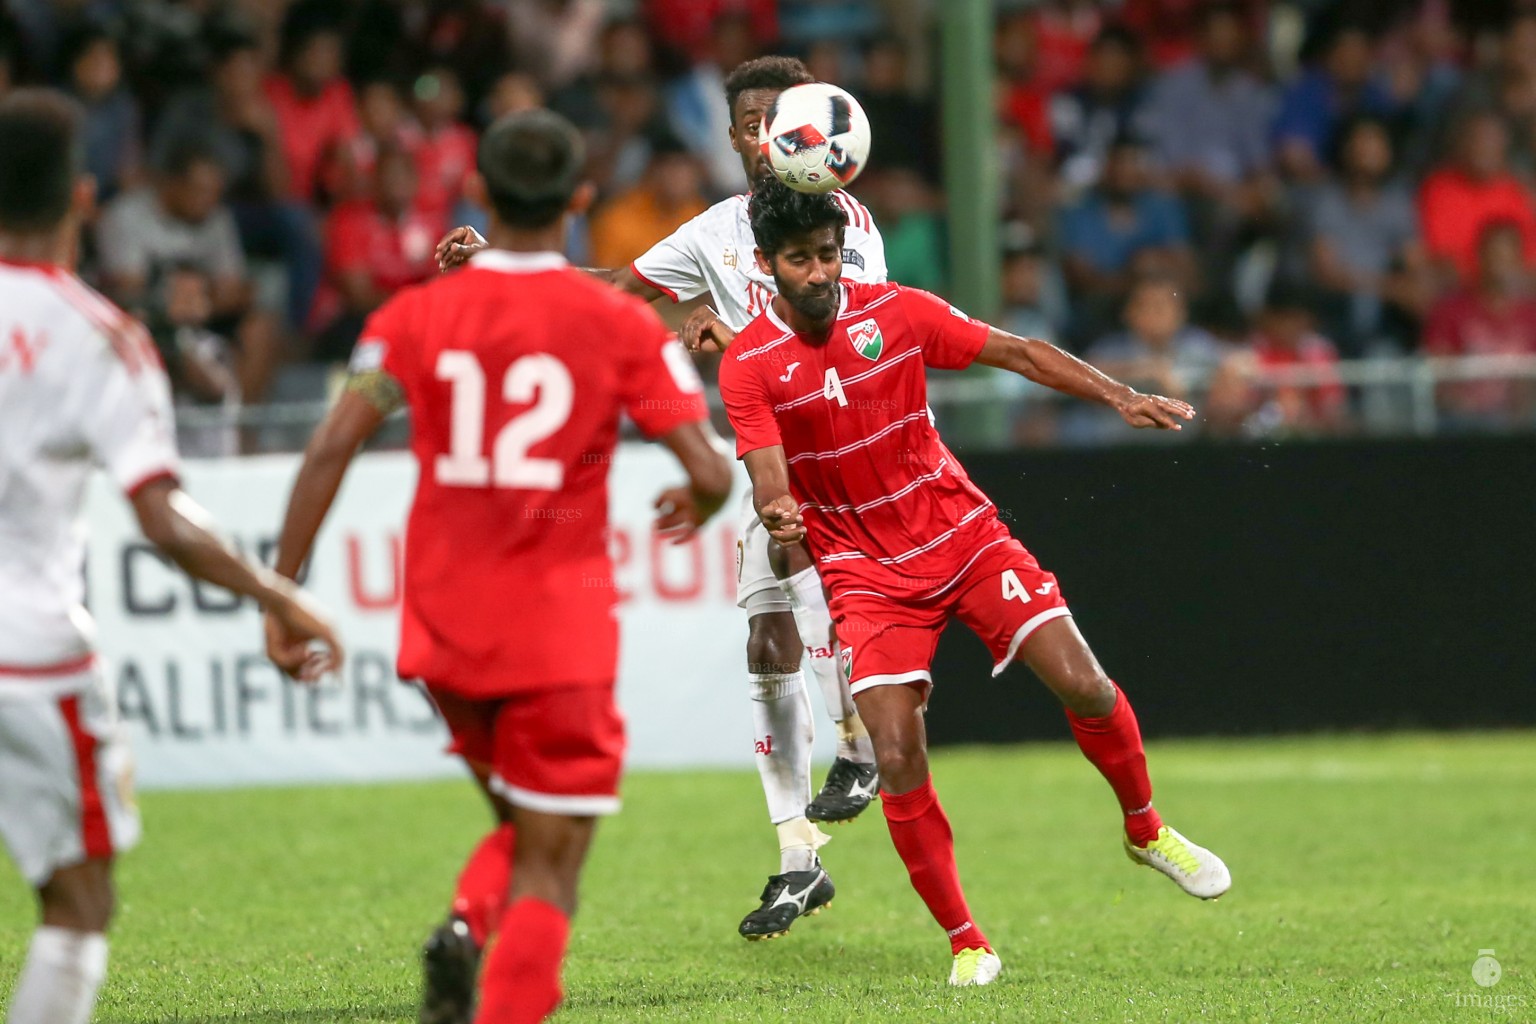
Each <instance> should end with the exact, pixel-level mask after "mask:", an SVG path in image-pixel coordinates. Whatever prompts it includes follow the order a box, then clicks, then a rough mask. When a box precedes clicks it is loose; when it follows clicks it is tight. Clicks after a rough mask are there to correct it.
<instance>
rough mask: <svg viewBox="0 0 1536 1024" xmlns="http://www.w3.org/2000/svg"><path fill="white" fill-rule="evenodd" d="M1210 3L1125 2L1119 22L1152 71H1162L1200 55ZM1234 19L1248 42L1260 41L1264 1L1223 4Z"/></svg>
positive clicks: (1192, 0)
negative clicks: (1136, 40)
mask: <svg viewBox="0 0 1536 1024" xmlns="http://www.w3.org/2000/svg"><path fill="white" fill-rule="evenodd" d="M1213 6H1215V4H1213V3H1212V2H1211V0H1125V4H1124V6H1122V7H1121V13H1120V22H1121V24H1123V25H1125V27H1126V28H1128V29H1130V30H1131V31H1132V32H1134V33H1136V35H1137V36H1138V37H1139V38H1140V39H1141V41H1142V44H1143V46H1144V47H1145V49H1146V51H1147V57H1148V59H1149V60H1150V61H1151V62H1152V66H1153V67H1155V68H1159V69H1163V70H1166V69H1168V68H1172V67H1176V66H1178V65H1179V64H1182V63H1184V62H1185V61H1187V60H1189V59H1190V58H1191V57H1194V56H1196V55H1197V54H1198V53H1199V52H1200V51H1201V42H1200V39H1201V36H1202V35H1203V33H1204V32H1205V31H1206V22H1205V19H1206V15H1207V13H1208V8H1210V7H1213ZM1222 6H1223V7H1225V8H1227V9H1229V10H1231V11H1232V12H1233V13H1234V15H1235V16H1236V17H1237V19H1238V22H1239V26H1240V27H1241V28H1242V30H1243V31H1244V32H1246V33H1247V34H1248V35H1249V37H1251V38H1261V37H1262V33H1263V31H1264V28H1265V23H1266V20H1267V15H1268V7H1269V3H1268V0H1245V2H1243V3H1235V4H1234V3H1228V4H1223V5H1222Z"/></svg>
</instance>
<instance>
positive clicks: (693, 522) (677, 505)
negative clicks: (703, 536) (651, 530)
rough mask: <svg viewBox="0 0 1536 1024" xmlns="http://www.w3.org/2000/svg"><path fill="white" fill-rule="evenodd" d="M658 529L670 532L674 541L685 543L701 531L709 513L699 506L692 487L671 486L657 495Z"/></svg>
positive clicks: (675, 542) (662, 531)
mask: <svg viewBox="0 0 1536 1024" xmlns="http://www.w3.org/2000/svg"><path fill="white" fill-rule="evenodd" d="M651 507H652V508H654V509H655V510H656V530H657V532H658V533H670V534H671V535H672V543H674V544H683V543H686V542H687V541H688V539H689V538H691V537H692V536H693V535H694V534H696V533H698V532H699V526H700V525H701V524H702V523H703V522H704V520H705V519H707V518H709V517H708V515H707V514H706V513H705V512H703V511H702V510H701V509H700V508H699V502H698V499H697V498H695V497H694V494H693V489H692V488H691V487H669V488H668V489H667V490H665V491H662V492H661V493H660V494H659V495H657V496H656V501H655V503H654V504H653V505H652V506H651Z"/></svg>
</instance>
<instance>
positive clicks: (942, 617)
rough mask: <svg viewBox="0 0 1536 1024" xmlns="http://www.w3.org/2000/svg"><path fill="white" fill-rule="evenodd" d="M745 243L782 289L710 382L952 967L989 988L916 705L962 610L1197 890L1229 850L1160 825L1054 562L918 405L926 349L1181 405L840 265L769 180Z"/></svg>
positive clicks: (1104, 393) (1136, 829) (1213, 880)
mask: <svg viewBox="0 0 1536 1024" xmlns="http://www.w3.org/2000/svg"><path fill="white" fill-rule="evenodd" d="M751 216H752V230H753V234H754V236H755V238H756V240H757V246H758V248H757V260H758V262H759V263H760V264H761V265H762V267H763V269H764V271H765V272H772V273H773V275H774V278H775V279H776V281H777V283H778V288H779V292H778V297H777V298H775V299H774V301H773V304H772V305H771V306H770V307H769V308H768V309H767V310H766V311H765V312H764V313H763V315H762V316H760V317H758V318H757V319H756V320H754V321H753V322H752V323H751V325H750V326H748V327H747V329H746V330H744V331H742V332H741V334H740V335H739V336H738V337H737V338H736V339H735V341H734V342H733V343H732V344H731V346H730V349H729V350H728V351H727V353H726V355H725V358H724V360H723V362H722V363H721V369H720V391H721V394H722V396H723V397H724V398H725V403H726V409H727V411H728V412H729V413H730V418H731V425H732V426H733V427H734V428H735V430H736V435H737V441H736V449H737V454H738V455H739V456H740V457H741V458H742V459H743V460H744V461H745V462H746V465H747V471H748V473H749V474H750V475H751V477H752V488H753V497H754V500H755V502H756V504H757V508H758V511H759V514H760V515H761V516H762V519H763V524H764V525H765V526H766V527H767V528H768V530H769V532H770V533H772V534H773V536H774V538H775V539H776V540H779V541H780V542H781V543H795V542H797V541H804V543H805V544H806V546H807V547H808V548H809V550H810V554H811V557H812V559H813V560H814V561H815V563H816V567H817V569H818V570H819V571H820V572H821V578H822V580H823V582H824V583H825V584H826V586H827V588H828V589H829V590H830V592H831V606H832V615H833V620H834V621H835V622H836V624H837V635H838V637H839V638H840V639H841V640H842V642H843V645H844V652H845V657H847V658H848V659H850V663H849V666H848V667H849V677H850V679H851V683H850V688H851V689H852V691H853V693H854V699H855V700H856V701H857V702H858V706H859V713H860V714H861V715H862V716H863V718H864V722H865V725H866V726H867V727H868V729H869V733H870V735H871V736H872V737H873V739H874V743H875V759H876V763H877V764H878V766H879V769H880V779H881V784H882V788H881V803H882V806H883V808H884V810H885V817H886V821H887V824H888V825H889V827H890V832H891V839H892V841H893V842H894V843H895V845H896V850H897V852H898V853H899V854H900V855H901V858H902V860H903V862H905V864H906V865H907V870H908V872H909V873H910V875H911V878H912V885H913V887H914V888H915V889H916V890H917V892H918V894H919V895H920V896H921V897H922V898H923V901H924V902H925V903H926V904H927V905H928V909H929V911H930V912H931V913H932V914H933V916H934V918H935V920H937V921H938V922H939V924H940V925H941V926H942V927H943V928H944V930H945V932H946V933H947V934H948V936H949V939H950V944H951V952H952V954H953V955H954V963H953V966H952V969H951V973H950V979H949V980H950V983H951V984H955V985H985V984H987V983H989V982H991V981H992V980H993V979H994V978H996V977H997V974H998V972H999V971H1000V970H1001V968H1002V961H1001V960H1000V959H999V958H998V956H997V954H996V953H995V952H994V951H993V950H992V948H991V946H990V944H989V943H988V942H987V939H986V937H985V936H984V935H983V934H982V931H981V929H980V928H979V927H978V926H977V925H976V922H975V921H974V920H973V919H972V917H971V912H970V910H969V908H968V907H967V905H966V901H965V895H964V893H963V892H962V890H961V887H960V878H959V873H958V871H957V870H956V867H955V859H954V843H953V838H952V835H951V833H950V828H949V821H948V819H947V818H946V817H945V816H944V811H943V809H942V808H941V807H940V806H939V801H938V796H937V795H936V794H935V792H934V790H933V784H932V780H931V778H930V776H929V773H928V756H927V740H926V736H925V734H924V729H923V718H922V711H923V708H924V706H925V705H926V703H927V700H928V696H929V693H930V691H931V689H932V686H933V677H932V675H931V674H930V671H929V668H930V665H931V663H932V660H933V653H934V649H935V648H936V647H937V645H938V639H939V634H940V633H941V632H942V631H943V629H944V626H945V625H946V624H947V623H948V621H949V619H950V618H951V617H952V616H953V617H957V618H959V619H960V620H961V621H962V622H964V623H965V624H966V625H967V626H969V627H970V628H971V629H972V630H973V631H975V632H976V633H977V635H979V636H980V637H981V638H982V639H983V640H984V641H985V642H986V643H987V646H988V647H989V648H990V649H991V650H992V653H993V657H994V660H995V662H996V667H995V668H994V669H993V674H994V675H996V674H998V673H1000V672H1002V671H1003V669H1005V668H1007V667H1008V665H1009V664H1010V663H1012V662H1013V661H1014V660H1015V659H1016V658H1017V659H1019V660H1022V661H1023V662H1024V663H1025V664H1026V665H1028V666H1029V667H1030V668H1031V669H1032V670H1033V671H1034V672H1035V674H1036V675H1037V676H1039V677H1040V679H1041V681H1042V682H1044V683H1045V685H1046V686H1048V687H1049V688H1050V689H1051V691H1052V692H1053V693H1055V694H1056V696H1057V697H1058V698H1060V700H1061V702H1062V704H1063V705H1065V708H1066V713H1067V719H1068V721H1069V722H1070V723H1071V727H1072V731H1073V734H1074V735H1075V736H1076V737H1077V741H1078V745H1079V746H1080V747H1081V748H1082V751H1083V753H1084V754H1085V755H1086V756H1087V758H1088V759H1089V760H1090V761H1091V762H1093V764H1094V765H1095V766H1096V767H1097V768H1098V769H1099V771H1100V772H1102V773H1103V775H1104V777H1105V778H1106V779H1107V780H1108V781H1109V784H1110V786H1111V787H1112V788H1113V789H1114V792H1115V796H1116V797H1117V798H1118V799H1119V801H1120V806H1121V810H1122V811H1123V813H1124V824H1125V838H1124V842H1125V849H1126V852H1127V853H1128V854H1129V855H1130V857H1131V858H1132V859H1133V860H1135V861H1137V862H1139V863H1142V864H1147V865H1149V866H1151V867H1155V868H1157V869H1158V870H1160V871H1162V872H1163V873H1164V874H1166V875H1168V876H1169V877H1170V878H1172V879H1173V880H1174V881H1175V882H1176V883H1178V885H1179V886H1180V887H1181V888H1182V889H1184V891H1186V892H1188V893H1190V894H1191V895H1195V896H1199V897H1201V898H1203V899H1213V898H1215V897H1217V896H1220V895H1221V894H1222V893H1224V892H1226V891H1227V889H1228V888H1229V887H1230V885H1231V876H1230V875H1229V874H1228V872H1227V868H1226V865H1224V864H1223V863H1222V862H1221V860H1220V858H1218V857H1217V856H1216V855H1215V854H1213V853H1211V852H1210V851H1209V850H1206V849H1203V848H1202V847H1199V846H1197V845H1195V844H1194V843H1192V842H1190V841H1189V840H1187V839H1185V838H1184V837H1183V836H1181V835H1180V834H1179V833H1177V832H1175V831H1174V830H1173V829H1171V828H1169V827H1168V826H1166V825H1164V824H1163V823H1162V821H1161V819H1160V818H1159V817H1158V814H1157V811H1156V810H1154V809H1153V806H1152V786H1151V783H1150V781H1149V780H1148V778H1147V768H1146V757H1145V755H1144V754H1143V751H1142V745H1141V734H1140V731H1139V729H1138V728H1137V724H1136V717H1135V715H1134V713H1133V712H1132V711H1131V706H1130V704H1129V702H1128V701H1127V699H1126V697H1125V694H1124V693H1122V692H1121V691H1120V689H1119V687H1117V686H1116V685H1115V684H1114V683H1113V682H1112V681H1111V680H1110V679H1109V677H1108V676H1107V675H1105V673H1104V670H1103V669H1102V668H1100V666H1099V663H1098V661H1097V660H1096V659H1095V658H1094V656H1093V652H1092V651H1090V650H1089V648H1088V645H1087V644H1086V643H1085V642H1084V640H1083V638H1082V635H1081V634H1080V633H1079V632H1078V631H1077V626H1076V625H1075V624H1074V623H1073V621H1072V618H1071V616H1070V612H1069V611H1068V609H1067V606H1066V603H1065V600H1064V599H1063V597H1062V595H1061V590H1060V588H1059V587H1058V586H1057V582H1056V577H1055V576H1053V575H1051V574H1050V573H1049V572H1046V571H1045V570H1044V569H1042V568H1041V567H1040V566H1039V564H1038V563H1036V561H1035V560H1034V558H1033V557H1031V556H1030V554H1029V552H1028V551H1026V550H1025V549H1024V547H1023V546H1022V545H1021V544H1019V542H1018V541H1017V540H1015V539H1014V538H1013V537H1012V536H1011V535H1010V534H1009V532H1008V529H1007V528H1006V527H1005V526H1003V524H1002V523H1001V522H999V520H998V518H997V510H996V508H995V507H994V506H993V505H992V502H991V501H989V500H988V499H987V496H986V495H985V494H983V493H982V492H981V491H980V490H978V489H977V487H976V486H975V485H974V484H972V483H971V481H970V478H969V477H967V476H966V474H965V470H964V468H962V467H961V466H960V464H959V462H958V461H957V460H956V459H955V456H954V454H953V453H952V452H950V451H949V449H947V448H946V447H945V446H944V443H943V442H942V441H941V440H940V439H939V435H938V432H937V431H936V430H935V429H934V427H933V424H932V423H931V422H930V420H929V418H928V413H927V410H926V404H927V382H926V378H925V375H924V371H925V368H927V367H934V368H937V369H950V370H959V369H963V368H965V367H966V366H969V365H970V364H971V363H973V362H980V363H982V364H984V365H987V366H994V367H999V368H1001V369H1006V370H1012V371H1014V372H1015V373H1019V374H1021V375H1022V376H1025V377H1028V378H1029V379H1030V380H1033V381H1036V382H1038V383H1040V384H1044V385H1046V386H1047V387H1051V388H1054V389H1056V390H1058V391H1061V392H1064V393H1066V394H1069V395H1073V396H1075V397H1077V398H1082V399H1086V400H1088V401H1095V402H1100V403H1103V404H1105V405H1108V406H1111V407H1112V408H1114V409H1115V410H1116V411H1118V412H1119V413H1120V414H1121V416H1123V417H1124V418H1125V420H1126V422H1128V423H1130V424H1131V425H1132V426H1136V427H1148V428H1155V429H1165V430H1178V429H1180V426H1181V423H1182V421H1184V420H1187V419H1190V418H1192V417H1193V415H1194V410H1193V409H1192V408H1190V407H1189V406H1188V405H1186V404H1185V403H1183V402H1179V401H1175V400H1173V399H1168V398H1163V397H1160V396H1157V395H1143V394H1139V393H1137V392H1136V391H1134V390H1133V389H1131V388H1129V387H1127V386H1126V385H1124V384H1121V383H1118V382H1117V381H1114V380H1112V379H1110V378H1109V377H1106V376H1105V375H1103V374H1102V373H1099V372H1098V371H1097V370H1095V369H1093V368H1092V367H1091V366H1088V365H1087V364H1086V363H1083V362H1081V361H1080V360H1078V359H1075V358H1074V357H1072V356H1071V355H1068V354H1067V353H1065V352H1063V351H1061V350H1060V349H1057V348H1055V347H1054V346H1052V345H1049V344H1047V343H1045V342H1042V341H1035V340H1031V339H1026V338H1018V337H1014V336H1013V335H1011V334H1007V333H1005V332H1003V331H999V330H998V329H996V328H994V327H990V326H989V325H987V324H984V323H982V322H980V321H978V320H973V319H971V318H970V317H968V316H966V315H965V314H964V313H962V312H960V311H959V310H958V309H956V308H954V307H953V306H950V305H949V304H948V303H946V302H944V301H943V300H942V299H939V298H937V297H935V296H933V295H930V294H928V293H927V292H922V291H918V290H916V289H912V288H903V287H901V286H900V285H895V284H880V285H859V284H845V283H842V282H841V281H840V280H839V278H840V276H841V273H842V266H841V260H842V231H843V223H844V220H843V218H842V216H841V213H840V211H839V209H838V207H837V205H836V204H835V203H833V202H830V201H828V200H827V199H826V198H825V197H823V196H812V195H805V194H802V193H798V192H792V191H790V189H788V188H787V187H785V186H784V185H782V184H780V183H779V182H777V181H766V182H763V183H761V184H760V185H759V186H758V187H757V188H756V189H755V190H754V193H753V196H752V209H751Z"/></svg>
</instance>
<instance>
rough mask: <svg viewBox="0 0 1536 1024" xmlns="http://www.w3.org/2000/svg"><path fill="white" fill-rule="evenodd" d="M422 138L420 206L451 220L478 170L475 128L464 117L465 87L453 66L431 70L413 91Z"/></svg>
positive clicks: (418, 149)
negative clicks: (463, 87)
mask: <svg viewBox="0 0 1536 1024" xmlns="http://www.w3.org/2000/svg"><path fill="white" fill-rule="evenodd" d="M413 92H414V98H415V101H416V102H415V108H416V120H417V121H418V122H419V123H420V124H421V139H420V141H419V142H418V143H417V146H416V176H417V181H418V184H417V193H416V205H417V207H419V208H420V209H421V211H422V212H423V213H424V214H426V215H428V216H434V217H443V218H444V219H446V218H448V216H449V215H450V214H452V213H453V211H454V207H455V206H457V205H458V203H459V202H460V201H461V200H462V199H463V198H464V182H465V181H467V180H468V178H469V176H470V174H472V173H473V172H474V169H475V149H476V147H477V145H478V140H477V139H476V136H475V133H474V131H473V130H472V129H471V128H470V127H469V126H468V125H466V124H465V123H464V122H463V121H462V120H461V118H462V117H463V116H464V91H463V89H461V88H460V87H459V77H458V75H456V74H454V72H453V69H452V68H448V67H442V66H439V67H434V68H429V69H428V70H427V72H426V73H425V74H423V75H422V76H421V77H420V78H418V79H416V85H415V88H414V90H413Z"/></svg>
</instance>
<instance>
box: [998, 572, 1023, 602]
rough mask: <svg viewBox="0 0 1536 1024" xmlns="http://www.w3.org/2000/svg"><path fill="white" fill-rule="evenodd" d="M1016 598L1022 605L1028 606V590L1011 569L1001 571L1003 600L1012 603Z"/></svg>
mask: <svg viewBox="0 0 1536 1024" xmlns="http://www.w3.org/2000/svg"><path fill="white" fill-rule="evenodd" d="M1014 598H1018V599H1019V601H1020V602H1021V603H1022V604H1029V588H1028V587H1026V586H1024V584H1022V583H1020V582H1019V576H1018V574H1017V573H1015V572H1014V571H1013V570H1012V569H1004V570H1003V600H1004V601H1012V600H1013V599H1014Z"/></svg>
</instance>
